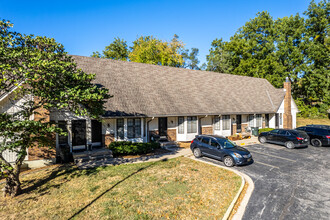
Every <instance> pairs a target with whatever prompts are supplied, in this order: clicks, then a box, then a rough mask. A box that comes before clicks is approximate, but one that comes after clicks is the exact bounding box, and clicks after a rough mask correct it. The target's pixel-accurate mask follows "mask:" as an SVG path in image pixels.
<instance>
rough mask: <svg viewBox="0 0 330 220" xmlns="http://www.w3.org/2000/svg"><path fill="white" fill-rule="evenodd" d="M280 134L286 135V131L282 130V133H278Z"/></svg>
mask: <svg viewBox="0 0 330 220" xmlns="http://www.w3.org/2000/svg"><path fill="white" fill-rule="evenodd" d="M278 134H280V135H286V130H280V131H279V132H278Z"/></svg>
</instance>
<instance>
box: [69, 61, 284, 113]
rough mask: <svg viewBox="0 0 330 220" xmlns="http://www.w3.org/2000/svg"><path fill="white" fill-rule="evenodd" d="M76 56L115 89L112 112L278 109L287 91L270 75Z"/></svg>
mask: <svg viewBox="0 0 330 220" xmlns="http://www.w3.org/2000/svg"><path fill="white" fill-rule="evenodd" d="M72 57H73V58H74V60H75V61H76V62H77V66H78V67H79V68H81V69H82V70H83V71H85V72H87V73H94V74H96V79H95V83H97V84H101V85H103V86H104V87H106V88H108V89H109V92H110V94H111V95H113V98H110V99H109V100H108V101H107V103H106V110H107V114H106V116H109V117H113V116H134V115H139V116H149V117H150V116H180V115H220V114H222V115H224V114H255V113H274V112H276V111H277V109H278V108H279V106H280V104H281V102H282V100H283V98H284V94H285V92H284V90H283V89H276V88H274V87H273V86H272V85H271V84H270V83H269V82H268V81H267V80H266V79H260V78H253V77H246V76H239V75H232V74H223V73H215V72H208V71H198V70H190V69H183V68H175V67H166V66H157V65H151V64H142V63H134V62H127V61H116V60H110V59H101V58H93V57H83V56H72Z"/></svg>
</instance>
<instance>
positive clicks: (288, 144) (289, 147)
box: [285, 141, 294, 149]
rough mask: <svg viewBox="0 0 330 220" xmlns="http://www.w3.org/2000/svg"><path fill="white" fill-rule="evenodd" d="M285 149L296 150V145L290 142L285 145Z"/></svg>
mask: <svg viewBox="0 0 330 220" xmlns="http://www.w3.org/2000/svg"><path fill="white" fill-rule="evenodd" d="M285 147H286V148H288V149H293V148H294V143H293V142H292V141H288V142H286V143H285Z"/></svg>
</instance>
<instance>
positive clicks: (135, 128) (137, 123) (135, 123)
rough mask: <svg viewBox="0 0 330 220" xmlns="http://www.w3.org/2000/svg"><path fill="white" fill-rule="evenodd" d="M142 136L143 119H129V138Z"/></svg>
mask: <svg viewBox="0 0 330 220" xmlns="http://www.w3.org/2000/svg"><path fill="white" fill-rule="evenodd" d="M139 137H141V119H140V118H129V119H127V138H139Z"/></svg>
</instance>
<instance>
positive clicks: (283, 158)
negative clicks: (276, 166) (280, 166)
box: [249, 150, 296, 162]
mask: <svg viewBox="0 0 330 220" xmlns="http://www.w3.org/2000/svg"><path fill="white" fill-rule="evenodd" d="M249 151H250V152H253V153H257V154H262V155H266V156H271V157H276V158H279V159H282V160H288V161H291V162H296V160H291V159H288V158H285V157H280V156H275V155H272V154H265V153H260V152H258V151H254V150H249Z"/></svg>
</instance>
